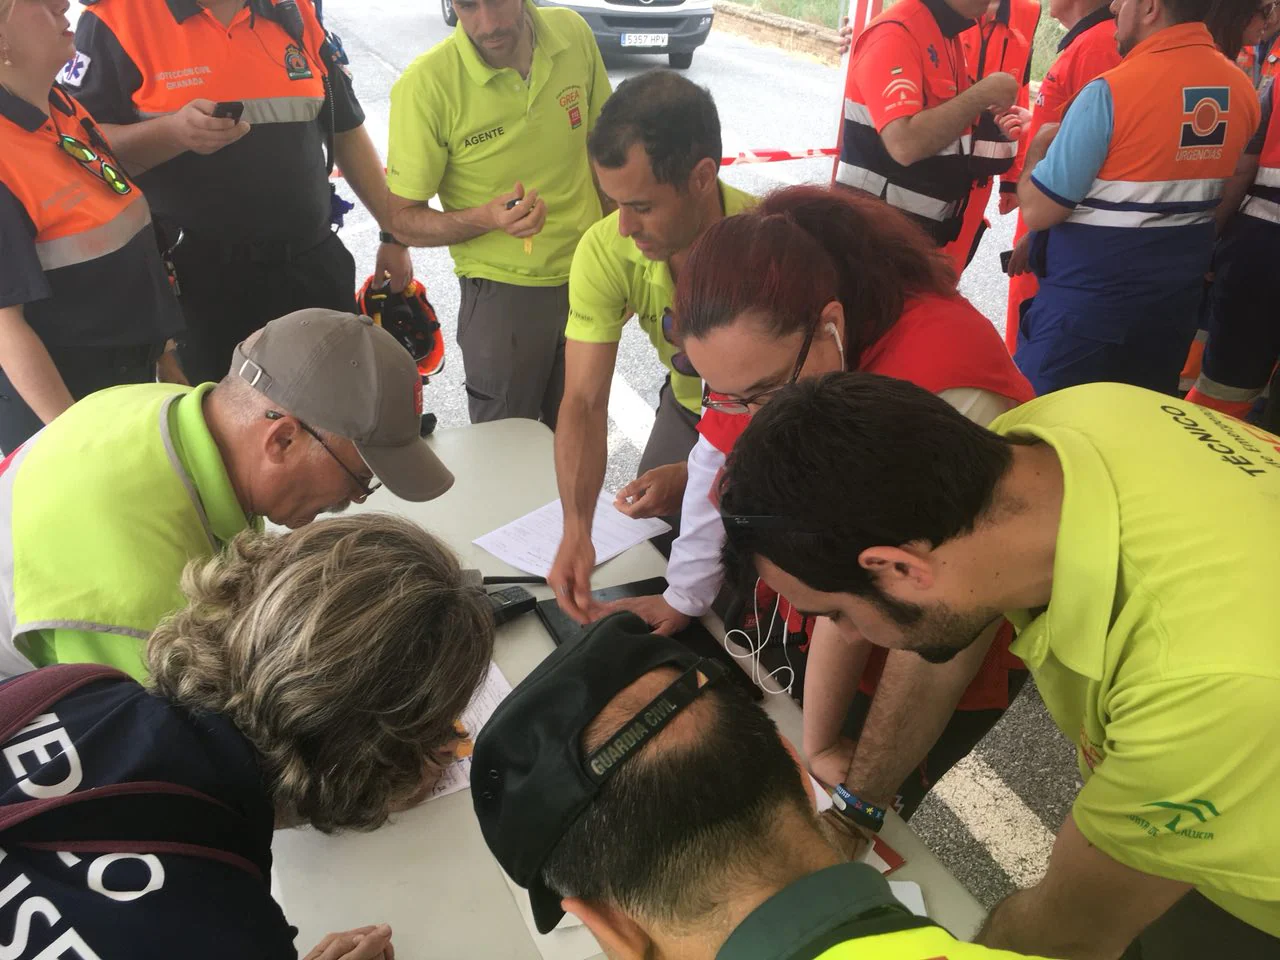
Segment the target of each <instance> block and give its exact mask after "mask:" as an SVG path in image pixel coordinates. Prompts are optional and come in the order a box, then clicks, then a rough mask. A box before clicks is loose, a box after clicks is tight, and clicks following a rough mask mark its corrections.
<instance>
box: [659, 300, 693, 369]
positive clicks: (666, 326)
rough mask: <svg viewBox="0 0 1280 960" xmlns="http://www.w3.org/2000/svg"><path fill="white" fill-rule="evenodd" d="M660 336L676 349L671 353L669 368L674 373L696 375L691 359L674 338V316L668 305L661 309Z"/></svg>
mask: <svg viewBox="0 0 1280 960" xmlns="http://www.w3.org/2000/svg"><path fill="white" fill-rule="evenodd" d="M662 338H663V339H664V340H666V341H667V343H669V344H671V345H672V346H673V347H675V348H676V351H677V352H676V353H673V354H672V355H671V369H672V370H674V371H675V372H676V373H682V374H684V375H685V376H686V377H696V376H698V371H697V370H695V369H694V367H693V361H692V360H690V359H689V355H688V354H687V353H685V352H684V350H683V349H681V346H680V343H679V341H678V340H677V339H676V316H675V314H674V313H672V312H671V308H670V307H668V308H667V309H665V310H663V311H662Z"/></svg>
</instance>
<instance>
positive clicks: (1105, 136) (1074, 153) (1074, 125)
mask: <svg viewBox="0 0 1280 960" xmlns="http://www.w3.org/2000/svg"><path fill="white" fill-rule="evenodd" d="M1114 123H1115V107H1114V105H1113V104H1112V102H1111V88H1110V87H1109V86H1107V81H1106V80H1103V79H1102V78H1101V77H1099V78H1098V79H1097V80H1094V81H1092V82H1091V83H1089V84H1088V85H1086V86H1085V88H1084V89H1083V90H1081V91H1080V93H1079V94H1078V95H1077V96H1076V98H1075V100H1074V101H1073V102H1072V104H1071V106H1070V107H1069V108H1068V109H1067V113H1066V116H1064V117H1063V118H1062V126H1061V127H1059V128H1058V134H1057V136H1055V137H1054V138H1053V143H1051V144H1050V145H1049V150H1048V152H1046V153H1045V155H1044V159H1043V160H1041V161H1040V162H1039V163H1038V164H1036V168H1035V170H1033V171H1032V172H1031V182H1032V183H1034V184H1035V185H1036V186H1037V187H1039V188H1040V190H1041V191H1042V192H1043V193H1044V195H1045V196H1047V197H1048V198H1049V199H1050V200H1052V201H1054V203H1058V204H1061V205H1062V206H1064V207H1074V206H1075V205H1076V204H1077V203H1079V202H1080V201H1081V200H1083V199H1084V198H1085V197H1086V196H1087V195H1088V193H1089V188H1090V187H1092V186H1093V182H1094V180H1096V179H1097V177H1098V171H1099V170H1101V169H1102V164H1103V163H1104V162H1106V159H1107V152H1108V151H1109V150H1110V149H1111V131H1112V129H1113V127H1114Z"/></svg>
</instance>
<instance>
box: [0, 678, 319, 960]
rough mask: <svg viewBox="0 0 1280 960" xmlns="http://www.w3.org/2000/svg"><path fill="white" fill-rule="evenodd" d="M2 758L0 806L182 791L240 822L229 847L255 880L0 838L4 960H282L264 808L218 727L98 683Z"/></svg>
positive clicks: (166, 861) (248, 757) (173, 859)
mask: <svg viewBox="0 0 1280 960" xmlns="http://www.w3.org/2000/svg"><path fill="white" fill-rule="evenodd" d="M51 669H58V668H51ZM8 682H12V681H8ZM2 752H3V755H4V760H3V762H0V806H9V805H10V804H14V803H20V802H23V801H26V800H31V799H44V798H49V797H59V796H67V795H71V794H74V793H77V792H82V791H85V790H88V789H90V788H94V787H105V786H110V785H115V784H124V783H133V782H139V781H159V782H163V783H167V784H174V785H177V786H179V787H186V788H189V789H191V790H197V791H199V792H201V793H203V794H205V795H207V796H208V797H211V798H213V799H214V800H216V801H218V802H219V803H220V804H222V805H223V806H224V807H225V808H226V809H227V811H228V813H229V815H230V817H231V818H232V821H231V822H233V823H236V824H238V825H241V826H243V832H242V834H241V840H242V845H243V847H244V848H245V849H247V850H248V851H250V854H251V857H252V861H253V862H254V863H255V864H256V865H257V866H258V867H259V868H260V870H259V872H260V873H261V875H260V876H255V875H253V874H252V873H251V872H249V871H247V870H245V869H243V868H242V867H240V866H236V865H235V864H234V863H232V862H224V861H222V860H218V859H210V858H206V857H203V856H196V855H188V854H177V853H168V852H166V853H160V854H155V853H142V852H128V851H129V846H128V845H127V844H121V845H120V848H119V850H118V852H105V853H104V852H102V850H101V849H100V845H97V847H96V849H95V852H89V851H87V850H85V849H84V848H83V847H77V848H76V849H75V850H68V849H66V847H68V846H75V844H71V843H67V844H62V843H56V842H55V843H53V844H50V845H45V846H46V847H47V846H52V849H47V848H42V849H36V848H34V847H31V846H23V845H20V844H19V843H18V842H17V840H16V837H15V836H14V835H13V834H12V833H11V834H8V835H6V834H0V891H4V893H3V894H0V931H12V934H9V933H0V940H4V941H6V942H8V943H11V944H13V946H12V947H11V948H9V952H7V953H5V954H4V955H5V956H7V957H13V958H15V960H32V958H36V957H43V958H54V957H56V958H59V960H93V958H95V957H97V958H101V960H113V958H117V957H129V958H130V960H161V958H164V960H172V958H176V957H183V958H195V960H206V958H207V960H226V958H228V957H237V958H254V960H259V958H260V960H295V958H296V957H297V952H296V951H295V949H294V947H293V937H294V930H293V928H291V927H290V926H289V924H288V923H287V922H286V921H285V918H284V914H283V913H282V912H281V910H280V907H279V906H278V905H277V904H276V902H275V901H274V900H273V899H272V897H271V891H270V886H269V884H270V879H269V870H270V864H271V853H270V848H271V833H272V828H273V822H274V816H273V813H272V810H271V805H270V802H269V799H268V795H267V792H266V789H265V787H264V784H263V780H262V776H261V773H260V771H259V769H258V763H257V758H256V754H255V753H254V751H253V748H252V747H251V746H250V744H249V742H248V741H247V740H246V739H245V738H244V737H243V736H242V735H241V734H240V733H239V731H237V730H236V728H235V727H234V726H233V725H232V724H231V723H230V722H229V721H227V720H226V719H224V718H222V717H218V716H195V715H192V714H191V713H189V712H187V711H186V710H184V709H182V708H179V707H176V706H174V705H172V704H170V703H169V702H167V701H165V700H162V699H160V698H159V697H156V696H153V695H152V694H150V693H148V692H146V691H145V690H144V689H143V688H142V687H141V686H140V685H139V684H138V683H136V682H135V681H133V680H126V679H119V680H115V679H107V680H98V681H95V682H93V683H91V684H89V685H87V686H84V687H82V688H81V689H79V690H77V691H75V692H73V693H72V694H70V695H69V696H66V697H64V698H63V699H61V700H59V701H58V702H57V703H56V704H54V706H53V707H52V708H51V709H50V710H48V711H46V712H45V713H43V714H42V715H40V716H39V717H37V718H36V719H35V720H33V721H32V722H31V723H30V724H28V725H27V727H26V728H25V729H24V730H22V731H21V732H19V733H18V734H17V735H15V736H14V737H13V738H12V739H10V740H9V741H8V743H6V744H4V746H3V749H2ZM161 800H162V803H163V798H161ZM77 806H78V807H79V805H77ZM91 807H92V804H88V803H86V804H84V805H83V807H80V809H83V810H85V811H88V810H89V809H90V808H91ZM185 812H189V810H187V811H185ZM81 816H83V817H85V818H87V819H88V820H90V821H91V820H92V815H91V814H89V813H87V812H86V813H84V814H82V815H81ZM160 816H161V817H163V814H161V815H160ZM81 822H84V820H83V819H82V820H81ZM117 822H118V821H117ZM17 829H18V830H21V829H22V828H21V826H19V827H18V828H17ZM174 829H176V830H178V831H179V832H180V831H181V829H183V827H182V824H180V823H179V824H176V825H174ZM112 849H113V850H116V849H117V848H115V847H113V848H112ZM262 868H265V869H262Z"/></svg>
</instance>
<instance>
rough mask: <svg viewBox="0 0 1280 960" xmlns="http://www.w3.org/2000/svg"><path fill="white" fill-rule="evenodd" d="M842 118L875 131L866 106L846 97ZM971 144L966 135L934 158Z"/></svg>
mask: <svg viewBox="0 0 1280 960" xmlns="http://www.w3.org/2000/svg"><path fill="white" fill-rule="evenodd" d="M844 118H845V119H846V120H848V121H850V122H851V123H860V124H862V125H863V126H864V127H871V128H872V129H873V130H874V129H875V121H873V120H872V119H871V111H870V110H868V109H867V105H866V104H864V103H858V102H857V101H854V100H850V99H849V98H848V97H845V98H844ZM971 142H972V138H971V137H970V136H969V134H967V133H966V134H965V135H964V136H963V137H961V138H960V139H959V140H953V141H952V142H951V143H949V144H947V145H946V146H945V147H943V148H942V149H941V150H939V151H938V152H937V154H935V156H939V157H947V156H951V155H953V154H957V153H960V154H964V153H968V152H969V147H970V144H971ZM1015 149H1016V148H1015ZM1010 156H1012V154H1010Z"/></svg>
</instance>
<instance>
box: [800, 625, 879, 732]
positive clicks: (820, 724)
mask: <svg viewBox="0 0 1280 960" xmlns="http://www.w3.org/2000/svg"><path fill="white" fill-rule="evenodd" d="M870 652H871V643H870V641H868V640H862V641H860V642H857V641H849V640H846V639H844V637H842V636H841V635H840V630H839V628H838V627H837V626H836V625H835V624H834V623H832V622H831V620H830V619H828V618H827V617H819V618H818V621H817V623H816V624H814V628H813V638H812V639H811V640H810V642H809V659H808V662H807V664H806V666H805V673H804V752H805V753H806V754H807V755H809V756H810V757H812V756H815V755H816V754H819V753H821V752H822V751H824V750H826V749H828V748H829V747H831V746H832V745H834V744H835V743H836V742H837V741H838V740H839V739H840V737H841V736H842V735H843V732H844V722H845V719H846V718H847V717H848V716H849V708H850V707H851V706H852V705H853V698H854V695H855V694H856V693H857V692H858V681H859V680H861V679H862V671H863V670H864V669H866V666H867V656H868V655H869V654H870Z"/></svg>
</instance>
